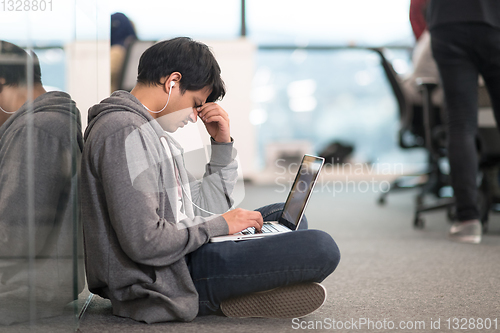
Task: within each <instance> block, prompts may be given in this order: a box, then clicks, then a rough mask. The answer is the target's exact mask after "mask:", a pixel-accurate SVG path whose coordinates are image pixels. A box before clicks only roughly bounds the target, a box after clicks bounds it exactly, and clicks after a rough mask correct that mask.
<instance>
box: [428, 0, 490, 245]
mask: <svg viewBox="0 0 500 333" xmlns="http://www.w3.org/2000/svg"><path fill="white" fill-rule="evenodd" d="M428 24H429V30H430V32H431V36H432V52H433V55H434V58H435V59H436V62H437V65H438V68H439V72H440V76H441V80H442V85H443V89H444V95H445V100H446V108H447V115H448V119H447V129H448V158H449V162H450V169H451V182H452V186H453V190H454V195H455V199H456V209H457V212H456V214H457V219H458V222H457V223H455V224H454V225H453V226H452V228H451V229H450V237H451V238H452V239H454V240H457V241H462V242H471V243H479V242H480V241H481V235H482V229H481V223H480V221H479V209H478V205H477V196H478V194H477V193H478V191H477V173H478V156H477V147H476V133H477V127H478V75H479V74H481V75H482V77H483V79H484V82H485V83H486V87H487V88H488V91H489V95H490V98H491V102H492V106H493V111H494V113H495V118H496V122H497V124H498V122H499V120H500V94H499V93H500V2H499V1H496V0H475V1H469V0H431V1H430V3H429V8H428Z"/></svg>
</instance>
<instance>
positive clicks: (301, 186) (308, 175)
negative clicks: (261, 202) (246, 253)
mask: <svg viewBox="0 0 500 333" xmlns="http://www.w3.org/2000/svg"><path fill="white" fill-rule="evenodd" d="M324 162H325V159H324V158H322V157H317V156H312V155H304V157H303V158H302V162H301V163H300V167H299V170H298V171H297V175H296V176H295V180H294V182H293V185H292V188H291V189H290V193H289V194H288V198H287V199H286V202H285V207H284V208H283V213H282V214H281V216H280V218H279V219H278V221H265V222H264V225H263V226H262V231H261V232H256V231H255V228H253V227H251V228H248V229H245V230H243V231H242V232H239V233H237V234H234V235H227V236H217V237H212V238H210V241H211V242H224V241H241V240H249V239H258V238H263V237H268V236H273V235H276V234H279V233H283V232H290V231H294V230H297V228H298V227H299V224H300V221H301V219H302V216H303V215H304V211H305V210H306V206H307V203H308V202H309V198H310V197H311V194H312V192H313V189H314V186H315V185H316V181H317V179H318V176H319V173H320V171H321V168H322V167H323V163H324Z"/></svg>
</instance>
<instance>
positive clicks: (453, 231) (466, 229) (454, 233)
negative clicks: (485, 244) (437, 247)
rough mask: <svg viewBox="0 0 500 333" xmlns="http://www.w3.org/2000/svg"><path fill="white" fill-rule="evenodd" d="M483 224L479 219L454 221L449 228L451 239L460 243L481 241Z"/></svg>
mask: <svg viewBox="0 0 500 333" xmlns="http://www.w3.org/2000/svg"><path fill="white" fill-rule="evenodd" d="M482 233H483V226H482V225H481V222H480V221H479V220H469V221H463V222H455V223H453V225H452V226H451V228H450V233H449V237H450V239H451V240H453V241H456V242H461V243H473V244H478V243H481V235H482Z"/></svg>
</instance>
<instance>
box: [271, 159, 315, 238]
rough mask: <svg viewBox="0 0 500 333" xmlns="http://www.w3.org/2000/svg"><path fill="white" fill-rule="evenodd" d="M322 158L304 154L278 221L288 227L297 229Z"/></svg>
mask: <svg viewBox="0 0 500 333" xmlns="http://www.w3.org/2000/svg"><path fill="white" fill-rule="evenodd" d="M323 162H324V159H323V158H321V157H317V156H311V155H304V158H303V159H302V163H301V165H300V168H299V170H298V171H297V175H296V176H295V181H294V182H293V185H292V188H291V190H290V193H289V194H288V198H287V199H286V203H285V207H284V209H283V214H282V215H281V217H280V219H279V222H280V223H281V224H284V225H285V226H287V227H288V228H290V229H292V230H295V229H297V227H298V225H299V222H300V220H301V219H302V215H304V211H305V209H306V206H307V202H308V201H309V197H310V196H311V193H312V191H313V189H314V185H315V184H316V179H317V178H318V175H319V172H320V170H321V167H322V166H323Z"/></svg>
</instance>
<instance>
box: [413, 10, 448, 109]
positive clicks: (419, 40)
mask: <svg viewBox="0 0 500 333" xmlns="http://www.w3.org/2000/svg"><path fill="white" fill-rule="evenodd" d="M428 2H429V0H411V2H410V23H411V27H412V30H413V34H414V36H415V41H416V43H415V47H414V49H413V53H412V64H413V71H412V72H411V73H409V74H407V75H406V77H405V79H404V81H403V89H404V90H405V93H406V95H407V96H408V98H409V101H410V103H411V104H413V105H418V106H422V94H421V92H420V89H419V87H418V86H417V84H416V79H417V78H419V77H420V78H431V79H433V80H434V81H435V82H436V83H438V82H439V71H438V69H437V65H436V62H435V60H434V58H433V57H432V50H431V36H430V33H429V30H428V29H427V22H426V17H425V16H426V9H427V4H428ZM432 101H433V104H434V105H435V106H437V107H441V106H442V105H443V90H442V88H441V86H438V87H437V88H436V89H434V91H433V95H432Z"/></svg>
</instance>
